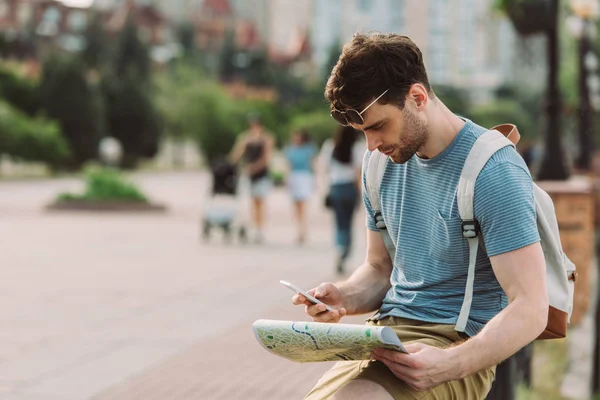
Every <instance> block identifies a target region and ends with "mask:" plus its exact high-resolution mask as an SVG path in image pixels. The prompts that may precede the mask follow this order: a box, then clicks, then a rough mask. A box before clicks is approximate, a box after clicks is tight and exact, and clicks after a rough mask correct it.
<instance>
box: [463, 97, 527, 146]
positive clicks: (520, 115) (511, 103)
mask: <svg viewBox="0 0 600 400" xmlns="http://www.w3.org/2000/svg"><path fill="white" fill-rule="evenodd" d="M470 114H471V116H472V118H473V121H474V122H476V123H477V124H479V125H481V126H483V127H486V128H491V127H493V126H495V125H499V124H504V123H510V124H515V125H516V126H517V127H518V128H519V132H520V133H521V135H522V136H523V137H529V138H532V137H535V136H537V132H538V129H537V126H536V123H535V120H534V119H533V118H532V117H531V115H530V114H529V113H527V112H526V111H524V110H523V107H522V105H521V104H520V103H519V102H517V101H515V100H509V99H503V100H497V101H495V102H492V103H489V104H485V105H480V106H477V107H474V108H473V109H472V110H471V112H470Z"/></svg>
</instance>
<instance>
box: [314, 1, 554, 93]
mask: <svg viewBox="0 0 600 400" xmlns="http://www.w3.org/2000/svg"><path fill="white" fill-rule="evenodd" d="M307 1H308V0H307ZM312 1H313V3H314V8H313V12H314V13H313V19H312V23H311V27H310V30H311V39H312V46H313V59H314V61H315V65H316V66H317V67H318V68H324V67H325V64H326V63H327V61H328V57H329V54H331V49H332V47H333V46H338V43H344V42H346V41H347V40H349V39H350V38H351V37H352V35H353V33H354V32H356V31H362V32H368V31H374V30H375V31H381V32H395V33H399V34H405V35H407V36H409V37H411V38H412V39H413V40H414V41H415V43H417V45H419V47H420V48H421V50H422V52H423V56H424V59H425V63H426V65H427V68H428V71H429V76H430V80H431V81H432V83H433V84H436V85H447V86H454V87H460V88H462V89H466V90H467V91H469V93H470V94H471V95H472V96H473V97H475V98H477V99H485V98H487V97H489V96H490V95H491V94H492V92H493V91H494V90H495V89H497V88H498V87H500V86H502V85H505V84H507V83H512V82H514V81H515V79H519V77H521V78H522V77H524V76H525V77H526V78H525V79H526V80H527V83H528V85H531V86H538V87H541V86H542V85H543V82H544V80H543V74H540V72H541V70H543V68H544V62H543V61H537V62H536V60H544V58H543V49H544V47H543V43H540V42H539V41H536V40H533V41H529V43H528V44H527V50H526V51H523V50H522V49H523V43H522V41H521V39H519V38H517V35H516V34H515V33H514V30H513V28H512V26H510V22H509V21H508V20H507V19H506V18H504V17H502V16H500V15H496V14H494V12H493V11H492V5H493V1H494V0H419V1H409V0H312ZM540 50H541V53H542V56H541V57H539V54H540ZM531 61H534V62H531ZM515 69H518V70H519V71H521V72H522V73H521V74H515V73H514V71H515ZM540 69H541V70H540ZM527 71H530V72H531V73H527ZM532 78H533V79H532Z"/></svg>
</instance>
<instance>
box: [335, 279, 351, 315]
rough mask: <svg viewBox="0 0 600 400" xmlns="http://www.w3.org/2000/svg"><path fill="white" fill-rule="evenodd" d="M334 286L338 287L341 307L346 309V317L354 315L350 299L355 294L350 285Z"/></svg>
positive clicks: (340, 284) (339, 284)
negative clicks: (340, 295)
mask: <svg viewBox="0 0 600 400" xmlns="http://www.w3.org/2000/svg"><path fill="white" fill-rule="evenodd" d="M336 286H337V287H338V289H339V290H340V293H341V294H342V300H341V303H342V306H343V307H344V308H345V309H346V315H351V314H354V312H355V309H354V307H353V306H352V300H351V299H352V297H353V294H354V292H355V290H354V288H352V287H351V286H350V285H348V284H345V283H338V284H336Z"/></svg>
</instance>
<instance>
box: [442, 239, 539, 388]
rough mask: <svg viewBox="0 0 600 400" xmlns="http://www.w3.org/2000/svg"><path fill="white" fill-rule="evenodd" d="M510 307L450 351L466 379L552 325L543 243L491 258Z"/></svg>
mask: <svg viewBox="0 0 600 400" xmlns="http://www.w3.org/2000/svg"><path fill="white" fill-rule="evenodd" d="M490 261H491V263H492V268H493V269H494V273H495V275H496V278H497V279H498V282H499V283H500V285H501V286H502V289H504V292H505V293H506V295H507V297H508V300H509V305H508V307H506V308H505V309H504V310H502V311H501V312H500V313H499V314H498V315H496V316H495V317H494V318H492V319H491V320H490V321H489V322H488V323H487V324H486V326H485V327H484V328H483V329H482V330H481V332H479V334H478V335H477V336H475V337H473V338H472V339H470V340H468V341H467V342H465V343H464V344H462V345H459V346H456V347H455V348H453V349H450V352H451V353H452V354H453V355H452V356H453V357H456V360H457V364H458V371H459V376H458V378H462V377H465V376H468V375H470V374H472V373H475V372H477V371H479V370H480V369H482V368H487V367H491V366H493V365H496V364H498V363H500V362H501V361H503V360H505V359H506V358H508V357H510V356H511V355H512V354H514V353H516V352H517V351H518V350H519V349H521V348H522V347H524V346H525V345H527V344H528V343H530V342H532V341H533V340H535V339H536V338H537V337H538V336H539V335H540V334H541V333H542V332H543V331H544V329H545V328H546V324H547V322H548V295H547V293H546V272H545V261H544V254H543V253H542V247H541V245H540V244H539V243H534V244H532V245H529V246H526V247H523V248H521V249H518V250H514V251H511V252H508V253H504V254H500V255H497V256H494V257H491V258H490Z"/></svg>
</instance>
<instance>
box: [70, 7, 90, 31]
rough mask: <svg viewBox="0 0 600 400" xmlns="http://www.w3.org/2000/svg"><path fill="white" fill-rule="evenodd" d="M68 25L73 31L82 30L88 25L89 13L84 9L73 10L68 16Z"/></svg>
mask: <svg viewBox="0 0 600 400" xmlns="http://www.w3.org/2000/svg"><path fill="white" fill-rule="evenodd" d="M67 25H68V26H69V29H70V30H71V31H73V32H81V31H83V30H84V29H85V27H86V26H87V15H86V14H85V12H83V11H71V12H70V13H69V16H68V17H67Z"/></svg>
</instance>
